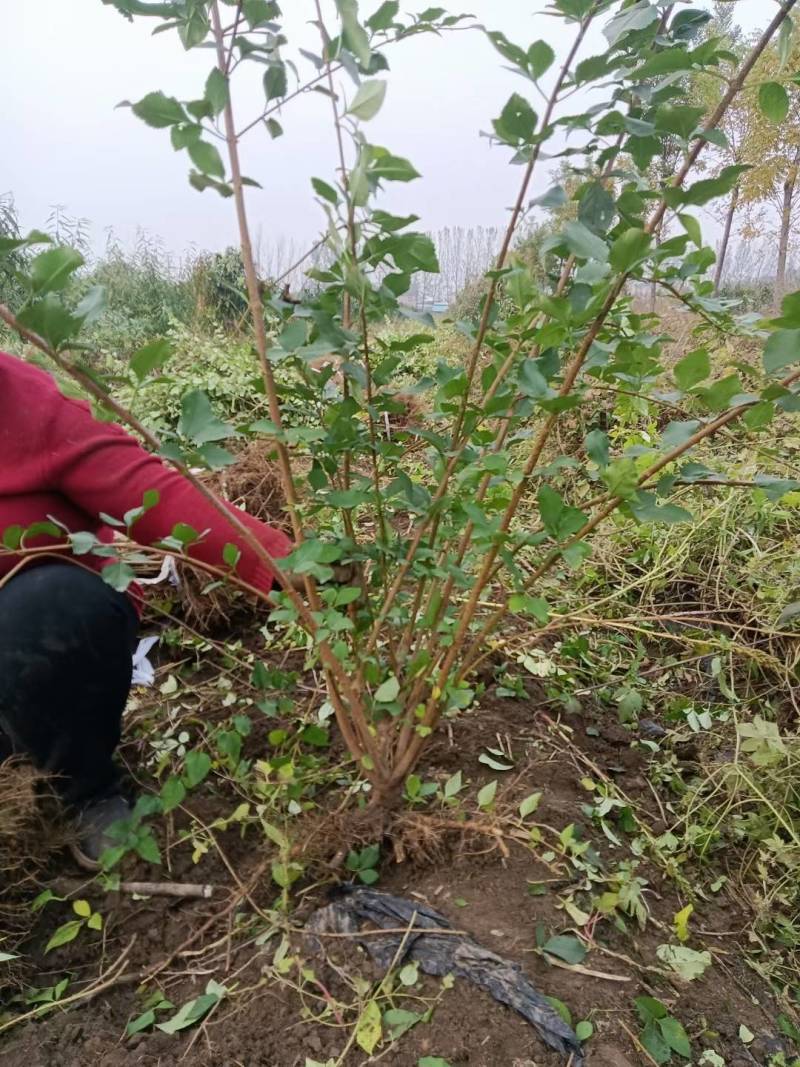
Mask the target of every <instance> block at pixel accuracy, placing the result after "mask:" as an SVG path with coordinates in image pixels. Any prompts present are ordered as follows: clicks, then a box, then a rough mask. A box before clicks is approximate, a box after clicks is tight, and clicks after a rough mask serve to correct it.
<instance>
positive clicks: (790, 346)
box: [764, 329, 800, 374]
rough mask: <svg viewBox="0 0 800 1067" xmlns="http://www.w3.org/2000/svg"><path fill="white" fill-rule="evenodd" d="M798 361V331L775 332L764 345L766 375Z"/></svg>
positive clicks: (799, 347) (799, 350)
mask: <svg viewBox="0 0 800 1067" xmlns="http://www.w3.org/2000/svg"><path fill="white" fill-rule="evenodd" d="M799 361H800V329H797V330H776V331H775V333H773V334H771V335H770V337H769V338H768V339H767V343H766V345H764V370H765V371H766V372H767V374H774V373H775V372H776V371H779V370H782V369H783V368H784V367H788V366H789V364H790V363H796V362H799Z"/></svg>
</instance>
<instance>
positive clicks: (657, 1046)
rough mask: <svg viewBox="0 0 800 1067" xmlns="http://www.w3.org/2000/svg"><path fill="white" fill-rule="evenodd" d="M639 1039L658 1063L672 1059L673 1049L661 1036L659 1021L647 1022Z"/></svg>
mask: <svg viewBox="0 0 800 1067" xmlns="http://www.w3.org/2000/svg"><path fill="white" fill-rule="evenodd" d="M639 1040H640V1041H641V1042H642V1044H643V1045H644V1047H645V1048H646V1049H647V1051H648V1052H649V1053H650V1056H651V1057H652V1058H653V1059H654V1060H655V1062H656V1063H669V1061H670V1060H671V1059H672V1051H671V1050H670V1047H669V1045H668V1044H667V1042H666V1041H665V1040H664V1038H663V1037H662V1036H661V1030H660V1028H659V1024H658V1023H656V1022H652V1021H651V1022H649V1023H647V1024H646V1026H645V1028H644V1030H642V1032H641V1034H640V1035H639Z"/></svg>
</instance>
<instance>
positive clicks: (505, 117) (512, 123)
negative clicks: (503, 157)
mask: <svg viewBox="0 0 800 1067" xmlns="http://www.w3.org/2000/svg"><path fill="white" fill-rule="evenodd" d="M536 121H537V119H536V112H535V111H534V110H533V108H532V107H531V105H530V104H529V103H528V101H527V100H526V99H525V97H524V96H520V95H519V93H512V94H511V96H510V97H509V98H508V100H507V101H506V104H505V107H504V108H503V110H502V111H501V112H500V117H499V118H497V119H492V126H493V128H494V132H495V134H496V135H497V137H498V138H499V139H500V140H501V141H502V142H503V143H504V144H507V145H511V146H512V147H513V148H519V147H521V146H522V145H527V144H531V143H532V142H533V137H534V134H535V132H536Z"/></svg>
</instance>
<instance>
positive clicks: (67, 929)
mask: <svg viewBox="0 0 800 1067" xmlns="http://www.w3.org/2000/svg"><path fill="white" fill-rule="evenodd" d="M82 928H83V920H82V919H71V920H70V922H66V923H64V925H63V926H59V928H58V929H57V930H56V932H55V933H54V934H53V936H52V937H51V938H50V940H49V941H48V942H47V945H46V946H45V950H44V951H45V953H47V952H51V951H52V950H53V949H54V948H59V947H60V946H61V945H67V944H69V942H70V941H74V940H75V938H76V937H77V936H78V934H79V933H80V931H81V930H82Z"/></svg>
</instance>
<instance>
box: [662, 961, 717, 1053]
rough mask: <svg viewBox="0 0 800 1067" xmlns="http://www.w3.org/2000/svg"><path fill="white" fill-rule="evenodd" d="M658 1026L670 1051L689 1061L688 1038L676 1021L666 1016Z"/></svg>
mask: <svg viewBox="0 0 800 1067" xmlns="http://www.w3.org/2000/svg"><path fill="white" fill-rule="evenodd" d="M706 955H708V953H706ZM658 1025H659V1027H660V1029H661V1036H662V1037H663V1038H664V1040H665V1041H666V1043H667V1044H668V1045H669V1047H670V1048H671V1049H672V1051H673V1052H677V1053H678V1055H679V1056H684V1057H685V1058H686V1059H687V1060H688V1059H691V1057H692V1046H691V1044H690V1043H689V1037H688V1035H687V1033H686V1031H685V1030H684V1028H683V1027H682V1026H681V1024H680V1023H679V1022H678V1020H677V1019H673V1018H672V1016H671V1015H668V1016H667V1017H666V1019H659V1022H658Z"/></svg>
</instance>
